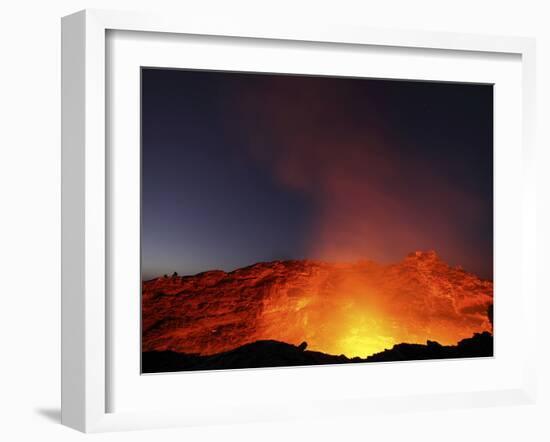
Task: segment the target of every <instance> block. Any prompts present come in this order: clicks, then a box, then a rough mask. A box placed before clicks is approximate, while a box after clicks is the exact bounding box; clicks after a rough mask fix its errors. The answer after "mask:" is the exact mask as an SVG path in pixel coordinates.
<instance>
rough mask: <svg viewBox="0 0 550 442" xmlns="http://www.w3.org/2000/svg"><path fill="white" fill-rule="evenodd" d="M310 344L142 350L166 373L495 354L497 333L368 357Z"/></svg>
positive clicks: (149, 368) (154, 368) (149, 367)
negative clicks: (212, 350)
mask: <svg viewBox="0 0 550 442" xmlns="http://www.w3.org/2000/svg"><path fill="white" fill-rule="evenodd" d="M306 347H307V343H306V342H302V343H301V344H300V345H299V346H295V345H292V344H287V343H284V342H279V341H272V340H265V341H256V342H252V343H249V344H245V345H243V346H240V347H238V348H235V349H234V350H230V351H227V352H223V353H218V354H214V355H208V356H201V355H198V354H186V353H176V352H173V351H160V352H157V351H150V352H144V353H142V372H143V373H162V372H174V371H190V370H224V369H236V368H259V367H289V366H300V365H323V364H345V363H361V362H390V361H411V360H426V359H449V358H477V357H490V356H493V336H492V335H491V334H490V333H488V332H483V333H476V334H474V336H473V337H471V338H467V339H463V340H461V341H460V342H459V343H458V344H457V345H448V346H445V345H441V344H439V343H437V342H434V341H428V342H427V343H426V345H422V344H406V343H404V344H398V345H395V346H394V347H393V348H392V349H390V350H384V351H383V352H380V353H376V354H374V355H372V356H369V357H367V358H366V359H361V358H348V357H346V356H344V355H339V356H335V355H329V354H325V353H321V352H317V351H310V350H306Z"/></svg>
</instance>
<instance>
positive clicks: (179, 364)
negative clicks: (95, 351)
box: [136, 67, 494, 374]
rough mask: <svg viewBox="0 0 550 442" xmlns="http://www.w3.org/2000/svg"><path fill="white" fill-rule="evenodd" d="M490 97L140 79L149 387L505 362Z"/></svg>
mask: <svg viewBox="0 0 550 442" xmlns="http://www.w3.org/2000/svg"><path fill="white" fill-rule="evenodd" d="M493 92H494V90H493V84H485V83H464V82H442V81H437V82H436V81H424V80H423V81H418V80H408V79H380V78H365V77H336V76H324V75H309V74H308V75H306V74H295V73H264V72H232V71H213V70H192V69H169V68H160V67H141V109H140V112H141V122H140V124H141V128H140V129H141V293H136V296H141V372H142V373H144V374H145V373H166V372H182V371H197V370H229V369H253V368H269V367H295V366H312V365H323V364H355V363H375V362H398V361H418V360H438V359H456V358H486V357H493V336H494V324H493V322H494V321H493V310H494V308H493V304H494V302H493V264H494V263H493V245H494V244H493V230H494V229H493V222H494V219H493V208H494V204H493V203H494V201H493V178H494V174H493V117H494V115H493Z"/></svg>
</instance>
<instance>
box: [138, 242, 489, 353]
mask: <svg viewBox="0 0 550 442" xmlns="http://www.w3.org/2000/svg"><path fill="white" fill-rule="evenodd" d="M492 303H493V283H492V282H490V281H484V280H481V279H480V278H478V277H477V276H475V275H473V274H470V273H467V272H465V271H464V270H462V269H460V268H453V267H450V266H448V265H446V264H445V263H444V262H442V261H441V260H440V259H439V258H438V257H437V255H436V254H435V252H415V253H412V254H410V255H409V256H408V257H407V258H405V260H403V261H402V262H400V263H397V264H391V265H380V264H377V263H374V262H371V261H362V262H356V263H326V262H319V261H309V260H302V261H275V262H269V263H258V264H254V265H252V266H250V267H245V268H242V269H238V270H235V271H233V272H229V273H227V272H223V271H218V270H214V271H209V272H205V273H200V274H198V275H194V276H185V277H179V276H172V277H162V278H157V279H153V280H151V281H146V282H144V283H143V298H142V319H143V336H142V349H143V351H153V350H156V351H162V350H172V351H177V352H184V353H198V354H202V355H208V354H215V353H219V352H223V351H227V350H231V349H234V348H236V347H238V346H241V345H243V344H246V343H250V342H254V341H257V340H262V339H273V340H277V341H283V342H287V343H291V344H295V345H297V344H300V343H301V342H303V341H306V342H307V343H308V348H309V349H311V350H317V351H321V352H323V353H328V354H337V355H338V354H344V355H346V356H348V357H354V356H360V357H366V356H369V355H371V354H374V353H377V352H380V351H383V350H384V349H387V348H391V347H392V346H393V345H394V344H399V343H403V342H407V343H422V344H424V343H426V341H427V340H431V341H437V342H439V343H441V344H444V345H450V344H456V343H457V342H458V341H460V340H461V339H464V338H468V337H471V336H472V335H473V334H474V333H476V332H482V331H491V329H492V326H491V322H490V320H489V318H488V315H487V310H488V308H489V306H490V305H491V304H492Z"/></svg>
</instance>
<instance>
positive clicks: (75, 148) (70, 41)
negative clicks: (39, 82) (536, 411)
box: [62, 10, 536, 432]
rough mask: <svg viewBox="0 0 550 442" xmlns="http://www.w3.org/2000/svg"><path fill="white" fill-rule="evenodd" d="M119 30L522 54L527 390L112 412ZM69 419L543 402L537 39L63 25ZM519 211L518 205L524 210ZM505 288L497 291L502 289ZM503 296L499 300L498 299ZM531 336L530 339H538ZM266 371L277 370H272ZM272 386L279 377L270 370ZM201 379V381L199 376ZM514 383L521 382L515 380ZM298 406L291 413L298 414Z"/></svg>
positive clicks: (322, 28)
mask: <svg viewBox="0 0 550 442" xmlns="http://www.w3.org/2000/svg"><path fill="white" fill-rule="evenodd" d="M110 31H143V32H155V33H163V34H172V35H180V36H185V35H200V36H219V37H227V38H230V37H233V38H234V37H239V38H252V39H270V40H274V41H281V40H283V41H286V42H290V43H292V42H296V43H298V42H310V43H319V44H321V43H338V44H340V45H368V46H377V47H380V48H390V47H399V48H410V49H414V48H420V49H437V50H442V51H467V52H472V53H476V54H478V55H479V56H481V57H483V54H488V53H496V54H515V55H517V56H519V57H521V83H522V84H521V89H522V90H521V103H522V112H521V118H522V121H521V122H518V124H520V125H521V128H522V130H521V146H517V148H518V149H520V150H521V152H520V153H521V159H522V165H521V166H520V167H521V181H522V182H521V186H520V188H519V193H518V195H520V197H521V204H522V206H521V211H520V214H521V215H520V217H521V224H518V231H517V232H516V233H517V234H518V235H521V241H520V246H521V253H519V254H518V255H519V256H517V257H516V258H515V259H516V261H515V262H516V263H517V265H518V268H520V269H521V279H520V280H519V279H518V282H519V283H521V301H518V306H517V308H518V309H520V310H521V311H522V312H523V316H522V317H521V318H522V319H520V321H521V325H522V328H523V332H524V335H522V336H524V338H525V342H526V348H525V352H524V353H523V354H524V356H523V357H524V359H525V360H522V361H521V363H522V376H521V383H520V384H519V385H516V384H514V386H513V387H506V388H502V389H491V390H483V389H479V390H476V391H469V392H462V393H448V392H445V391H441V392H437V391H436V392H430V393H429V394H424V395H419V394H415V395H402V396H399V395H391V396H387V397H384V396H382V397H380V396H379V397H377V398H376V401H374V400H373V399H372V398H367V397H365V398H362V397H358V398H346V397H342V398H337V397H335V396H330V397H326V398H324V399H317V400H316V401H315V403H314V404H313V403H312V407H310V408H304V407H294V408H292V407H291V406H290V405H289V406H288V407H286V408H285V407H281V406H276V405H274V406H272V407H265V406H260V405H259V406H258V407H253V404H252V403H251V402H248V403H246V404H245V403H241V404H236V407H235V408H236V410H237V411H238V412H237V413H233V414H231V413H229V414H227V415H223V414H216V412H215V411H213V412H212V413H209V412H208V411H205V410H206V409H201V408H200V407H198V408H197V410H196V412H195V413H192V414H191V413H189V410H187V411H186V410H181V409H176V408H172V409H171V410H157V411H143V410H142V411H122V412H118V411H115V412H113V411H112V410H109V408H110V407H109V404H108V396H109V392H110V390H111V389H112V388H113V385H112V384H111V379H110V377H109V366H110V364H111V359H112V354H111V353H110V350H111V347H110V345H109V342H108V341H109V340H108V339H107V338H108V330H107V329H108V327H109V323H110V315H111V312H110V311H109V302H108V299H107V298H108V293H107V287H108V274H107V273H108V271H107V268H108V264H109V262H108V261H109V256H108V255H109V254H108V247H107V244H108V242H109V241H111V240H112V238H110V237H109V234H110V232H109V230H108V229H107V228H106V225H107V222H106V220H107V218H108V216H109V210H110V204H111V200H110V197H109V194H108V191H109V187H108V185H107V180H108V174H107V172H106V171H107V161H108V156H107V155H106V152H107V148H108V143H107V138H108V137H107V133H106V120H107V101H108V100H107V98H106V97H107V93H108V89H107V84H106V64H107V63H108V60H107V56H108V55H109V54H108V51H107V45H106V35H107V33H108V32H110ZM62 55H63V58H62V124H63V127H62V423H63V424H65V425H67V426H69V427H72V428H75V429H78V430H80V431H84V432H96V431H110V430H122V429H138V428H155V427H167V426H183V425H191V424H195V425H196V424H207V423H209V422H247V421H253V420H265V419H278V418H284V417H288V416H289V415H290V416H294V417H301V416H309V417H311V416H330V415H341V414H357V415H360V414H364V413H369V412H371V411H373V410H375V409H378V410H380V409H383V410H385V411H388V412H392V411H399V410H407V409H427V408H428V409H431V408H455V407H470V406H488V405H500V404H510V403H532V402H533V401H534V400H535V399H534V398H535V396H536V383H535V374H534V372H535V365H536V361H535V359H534V358H535V356H534V342H535V339H533V338H534V333H535V324H534V322H533V321H529V320H527V319H526V318H529V317H534V316H535V310H536V286H535V282H534V281H535V277H534V273H535V269H536V266H535V263H534V259H535V256H536V253H535V244H536V237H535V196H534V195H535V192H534V190H535V178H534V174H533V173H532V171H533V154H534V123H533V122H534V105H535V42H534V40H533V39H529V38H519V37H494V36H481V35H465V34H451V33H428V32H416V31H388V30H376V29H362V28H350V27H346V26H338V25H333V26H327V25H313V24H311V23H310V24H308V25H307V26H303V27H299V28H298V27H292V26H288V25H284V24H277V25H273V26H272V27H271V28H269V27H266V26H265V24H261V25H260V24H254V23H248V22H238V23H237V22H232V23H217V22H208V21H199V20H196V19H195V18H193V17H183V18H182V17H162V16H154V15H150V14H135V13H126V12H112V11H100V10H86V11H81V12H78V13H76V14H73V15H70V16H67V17H64V18H63V20H62ZM516 210H517V208H516ZM496 290H498V284H497V289H496ZM497 296H498V295H497ZM529 338H531V339H529ZM264 373H267V372H264ZM263 376H264V379H265V377H266V376H269V373H267V374H264V375H263ZM195 379H198V378H195ZM511 385H512V384H511ZM290 409H292V410H291V412H289V411H288V410H290Z"/></svg>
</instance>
